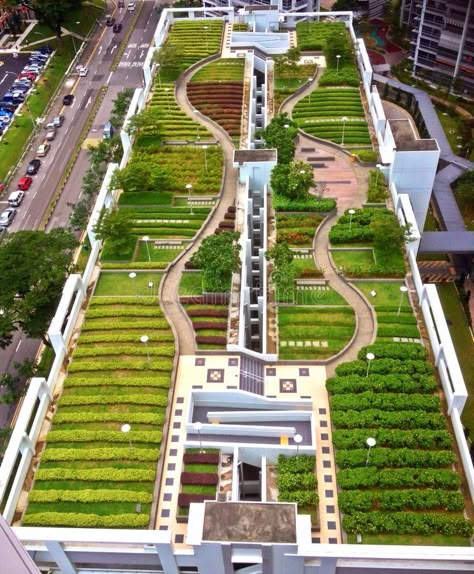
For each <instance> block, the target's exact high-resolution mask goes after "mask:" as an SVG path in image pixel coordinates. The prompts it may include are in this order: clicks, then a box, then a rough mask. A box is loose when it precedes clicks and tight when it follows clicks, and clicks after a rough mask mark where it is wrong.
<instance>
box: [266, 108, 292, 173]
mask: <svg viewBox="0 0 474 574" xmlns="http://www.w3.org/2000/svg"><path fill="white" fill-rule="evenodd" d="M285 126H287V127H285ZM297 134H298V125H297V124H296V122H294V121H293V120H292V119H290V118H289V117H288V114H286V113H284V114H279V115H277V116H275V117H273V118H272V121H271V122H270V123H269V124H268V126H267V127H266V128H265V129H263V130H262V131H261V132H260V136H261V138H262V139H263V142H264V144H265V147H266V148H269V149H272V148H275V149H276V150H277V151H278V158H277V159H278V163H279V164H281V163H290V161H291V160H292V159H293V157H294V155H295V143H294V139H295V137H296V136H297Z"/></svg>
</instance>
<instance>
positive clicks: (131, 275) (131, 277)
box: [128, 271, 138, 299]
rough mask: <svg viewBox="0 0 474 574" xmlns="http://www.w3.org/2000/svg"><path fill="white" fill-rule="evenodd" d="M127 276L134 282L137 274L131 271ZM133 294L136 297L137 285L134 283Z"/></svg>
mask: <svg viewBox="0 0 474 574" xmlns="http://www.w3.org/2000/svg"><path fill="white" fill-rule="evenodd" d="M128 276H129V277H130V279H131V280H132V281H133V282H134V280H135V279H136V278H137V274H136V273H134V272H133V271H132V272H131V273H129V274H128ZM135 290H136V291H135V295H136V296H137V299H138V287H137V285H135Z"/></svg>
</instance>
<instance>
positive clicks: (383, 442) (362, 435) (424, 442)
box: [332, 429, 451, 449]
mask: <svg viewBox="0 0 474 574" xmlns="http://www.w3.org/2000/svg"><path fill="white" fill-rule="evenodd" d="M369 435H370V436H373V437H374V438H375V439H376V441H377V446H380V447H391V448H402V447H407V448H414V449H418V448H426V449H427V448H446V449H449V448H450V447H451V435H450V434H449V432H448V431H446V430H435V431H432V430H423V429H415V430H398V429H370V431H368V430H367V429H354V430H342V429H338V430H335V431H333V433H332V441H333V444H334V446H335V447H336V448H337V449H352V448H366V440H367V436H369Z"/></svg>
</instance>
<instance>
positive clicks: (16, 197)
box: [8, 190, 25, 207]
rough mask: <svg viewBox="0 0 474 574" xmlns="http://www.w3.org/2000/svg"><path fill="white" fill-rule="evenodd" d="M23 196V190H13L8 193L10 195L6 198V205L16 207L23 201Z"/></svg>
mask: <svg viewBox="0 0 474 574" xmlns="http://www.w3.org/2000/svg"><path fill="white" fill-rule="evenodd" d="M24 197H25V192H24V191H20V190H18V191H14V192H13V193H10V197H9V198H8V205H10V206H11V207H18V206H19V205H20V204H21V202H22V201H23V198H24Z"/></svg>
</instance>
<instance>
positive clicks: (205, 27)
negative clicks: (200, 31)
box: [204, 26, 209, 52]
mask: <svg viewBox="0 0 474 574" xmlns="http://www.w3.org/2000/svg"><path fill="white" fill-rule="evenodd" d="M208 28H209V26H204V30H205V33H206V52H208V51H209V42H208V39H207V30H208Z"/></svg>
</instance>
